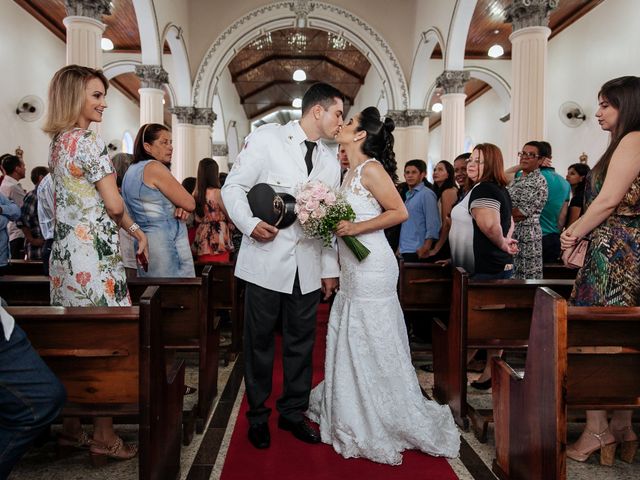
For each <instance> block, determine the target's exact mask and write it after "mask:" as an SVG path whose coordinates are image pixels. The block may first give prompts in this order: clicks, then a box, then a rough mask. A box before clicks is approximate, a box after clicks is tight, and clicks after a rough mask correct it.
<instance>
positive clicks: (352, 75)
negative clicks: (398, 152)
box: [229, 28, 371, 119]
mask: <svg viewBox="0 0 640 480" xmlns="http://www.w3.org/2000/svg"><path fill="white" fill-rule="evenodd" d="M370 66H371V64H370V63H369V61H368V60H367V58H366V57H365V56H364V55H363V54H362V53H360V51H359V50H358V49H356V48H355V47H354V46H353V45H351V44H350V43H349V42H348V41H347V40H345V39H344V37H339V36H337V35H334V34H332V33H328V32H324V31H322V30H314V29H312V28H301V29H294V28H287V29H284V30H277V31H275V32H270V33H267V34H265V35H263V36H261V37H259V38H257V39H256V40H254V41H253V42H251V43H250V44H249V45H248V46H246V47H245V48H243V49H242V50H240V51H239V52H238V53H237V54H236V56H235V57H234V59H233V60H232V61H231V63H230V64H229V71H230V72H231V79H232V81H233V83H234V84H235V86H236V89H237V90H238V95H239V97H240V103H242V106H243V107H244V111H245V112H246V114H247V117H249V118H252V119H253V118H257V117H260V116H261V115H263V114H265V113H268V112H271V111H273V110H275V109H277V108H280V107H288V108H291V104H292V101H293V99H294V98H302V95H303V94H304V92H305V90H306V89H307V88H308V87H309V86H310V85H312V84H314V83H316V82H320V81H322V82H328V83H331V84H332V85H333V86H335V87H336V88H337V89H339V90H340V91H341V92H342V93H343V94H344V95H345V96H346V97H347V101H346V102H345V112H346V111H347V110H348V108H349V107H350V106H351V105H352V104H353V99H354V98H355V97H356V95H357V94H358V90H360V87H361V86H362V85H363V84H364V79H365V77H366V75H367V72H368V71H369V67H370ZM297 69H301V70H303V71H304V72H305V74H306V80H304V81H300V82H296V81H294V80H293V78H292V77H293V72H294V71H295V70H297Z"/></svg>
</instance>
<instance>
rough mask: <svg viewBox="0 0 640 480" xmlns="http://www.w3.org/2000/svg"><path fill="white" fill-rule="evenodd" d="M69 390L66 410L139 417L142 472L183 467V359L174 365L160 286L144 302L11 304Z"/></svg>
mask: <svg viewBox="0 0 640 480" xmlns="http://www.w3.org/2000/svg"><path fill="white" fill-rule="evenodd" d="M7 311H8V312H9V313H10V314H11V315H12V316H13V317H14V318H15V320H16V322H17V323H18V324H19V325H20V327H21V328H22V329H23V330H24V331H25V332H26V333H27V335H28V336H29V340H30V341H31V343H32V345H33V346H34V347H35V348H36V350H37V351H38V353H39V354H40V355H41V356H42V357H43V358H44V360H45V361H46V362H47V364H48V365H49V367H50V368H51V369H52V370H53V372H54V373H55V374H56V375H57V376H58V378H60V380H61V381H62V383H63V384H64V386H65V389H66V391H67V403H66V405H65V407H64V409H63V412H62V415H64V416H81V417H96V416H115V417H117V416H120V415H122V416H130V415H136V416H138V418H139V424H140V431H139V461H140V466H139V478H140V479H143V480H160V479H175V478H177V477H178V476H179V472H180V436H181V429H180V426H181V423H182V401H183V392H184V362H182V361H180V362H175V361H174V362H173V363H171V364H169V365H168V364H167V362H166V358H165V349H164V346H163V343H162V332H161V330H160V328H159V327H160V323H159V322H158V318H160V316H161V311H160V292H159V290H158V288H157V287H152V288H149V289H148V290H147V291H146V292H145V293H144V294H143V295H142V297H141V299H140V306H139V307H71V308H68V307H67V308H65V307H7Z"/></svg>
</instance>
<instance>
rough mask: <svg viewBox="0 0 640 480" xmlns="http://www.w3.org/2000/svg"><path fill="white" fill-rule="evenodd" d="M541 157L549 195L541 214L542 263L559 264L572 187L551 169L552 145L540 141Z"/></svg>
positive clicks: (542, 170) (541, 168)
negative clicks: (562, 231)
mask: <svg viewBox="0 0 640 480" xmlns="http://www.w3.org/2000/svg"><path fill="white" fill-rule="evenodd" d="M538 143H539V144H540V149H539V150H540V152H539V153H540V156H541V157H544V161H543V162H542V166H541V167H540V173H541V174H542V176H543V177H544V178H545V180H546V181H547V186H548V187H549V194H548V195H547V203H545V204H544V208H543V209H542V212H541V213H540V227H542V261H543V262H544V263H550V262H558V261H559V259H560V253H561V252H560V231H561V230H562V228H563V227H564V224H565V222H566V219H567V211H568V209H569V196H570V193H571V186H570V185H569V182H567V180H566V179H565V178H564V177H563V176H562V175H560V174H558V173H556V170H555V168H553V167H551V145H550V144H549V143H548V142H544V141H540V142H538Z"/></svg>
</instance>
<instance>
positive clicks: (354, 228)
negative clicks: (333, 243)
mask: <svg viewBox="0 0 640 480" xmlns="http://www.w3.org/2000/svg"><path fill="white" fill-rule="evenodd" d="M359 233H360V228H359V227H358V224H357V223H353V222H348V221H347V220H340V222H339V223H338V226H337V227H336V235H337V236H339V237H347V236H352V237H354V236H356V235H358V234H359Z"/></svg>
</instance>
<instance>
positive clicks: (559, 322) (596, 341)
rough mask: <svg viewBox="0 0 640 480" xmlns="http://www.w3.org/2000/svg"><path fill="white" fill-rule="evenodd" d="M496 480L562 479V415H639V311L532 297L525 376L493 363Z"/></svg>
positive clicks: (548, 294)
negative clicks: (586, 412) (628, 412)
mask: <svg viewBox="0 0 640 480" xmlns="http://www.w3.org/2000/svg"><path fill="white" fill-rule="evenodd" d="M492 387H493V390H492V394H493V404H494V410H495V436H496V458H495V460H494V463H493V470H494V472H495V473H496V474H497V475H498V477H499V478H501V479H505V480H506V479H509V480H521V479H522V480H525V479H526V480H564V479H566V457H565V450H566V444H567V410H569V409H576V410H581V411H583V410H587V409H591V410H615V409H626V410H628V409H634V410H636V411H638V410H640V308H639V307H627V308H625V307H567V303H566V301H565V300H564V299H563V298H562V297H561V296H560V295H558V294H556V293H555V292H553V291H551V290H550V289H547V288H542V289H539V290H538V291H537V292H536V298H535V307H534V311H533V318H532V321H531V332H530V334H529V349H528V350H527V359H526V365H525V370H524V376H523V375H519V374H517V373H516V372H515V371H514V370H513V369H512V368H511V367H510V365H509V364H508V363H507V362H505V361H504V360H501V359H494V360H493V377H492Z"/></svg>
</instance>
